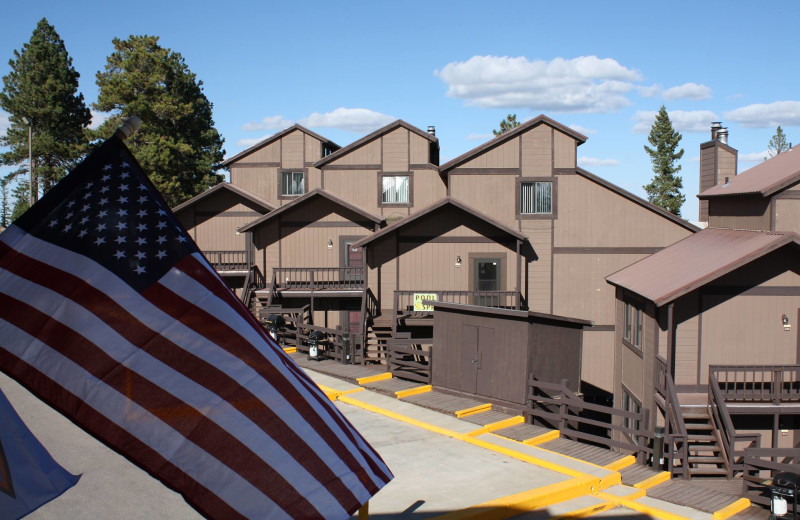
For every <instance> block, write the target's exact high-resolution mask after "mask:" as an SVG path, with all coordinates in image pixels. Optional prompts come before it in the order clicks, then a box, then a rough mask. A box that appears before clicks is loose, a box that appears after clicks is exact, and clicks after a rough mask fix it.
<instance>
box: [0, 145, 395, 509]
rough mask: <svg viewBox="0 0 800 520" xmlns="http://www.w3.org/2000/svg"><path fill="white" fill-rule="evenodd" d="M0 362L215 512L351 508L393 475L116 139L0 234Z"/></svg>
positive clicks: (107, 440)
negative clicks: (238, 294) (233, 287)
mask: <svg viewBox="0 0 800 520" xmlns="http://www.w3.org/2000/svg"><path fill="white" fill-rule="evenodd" d="M0 369H2V370H3V371H4V372H6V373H7V374H9V375H10V376H11V377H13V378H15V379H16V380H17V381H19V382H20V383H22V384H23V385H25V386H26V387H28V388H29V389H30V390H31V391H33V392H34V393H35V394H36V395H37V396H38V397H40V398H41V399H43V400H44V401H45V402H47V403H49V404H50V405H51V406H53V407H54V408H56V409H58V410H59V411H61V412H62V413H63V414H65V415H66V416H67V417H69V418H70V419H71V420H72V421H73V422H75V423H76V424H78V425H79V426H81V427H82V428H84V429H85V430H87V431H88V432H90V433H91V434H93V435H94V436H96V437H97V438H99V439H100V440H102V441H103V442H105V443H106V444H108V445H109V446H111V447H112V448H114V449H115V450H117V451H118V452H120V453H121V454H123V455H124V456H126V457H127V458H128V459H130V460H131V461H133V462H134V463H136V464H137V465H139V466H140V467H142V468H144V469H145V470H146V471H148V472H149V473H151V474H152V475H153V476H155V477H156V478H158V479H160V480H161V481H162V482H164V483H165V484H166V485H167V486H169V487H171V488H173V489H175V490H176V491H178V492H180V493H181V494H183V496H184V498H185V499H186V500H187V502H189V503H190V504H191V505H192V506H193V507H195V508H196V509H197V510H198V511H199V512H201V513H202V514H204V515H206V516H208V517H211V518H226V519H227V518H267V517H269V518H347V517H349V516H350V515H351V514H352V513H354V512H355V511H356V510H357V509H358V508H359V507H360V505H362V504H363V503H364V502H366V501H367V500H368V499H369V497H370V496H372V495H373V494H375V493H376V492H377V491H378V490H379V489H380V488H381V487H382V486H383V485H385V484H386V483H387V482H388V481H389V480H390V479H391V478H392V477H391V473H390V471H389V469H388V468H387V467H386V465H385V464H384V463H383V461H382V460H381V458H380V457H379V456H378V454H377V453H376V452H375V451H374V450H373V449H372V448H371V447H370V446H369V445H368V444H367V443H366V441H365V440H364V439H363V438H362V437H361V435H360V434H359V433H358V432H357V431H356V430H355V429H354V428H353V427H352V426H351V425H350V424H349V422H348V421H347V420H346V419H345V418H344V417H343V416H342V415H341V414H340V413H339V411H338V410H337V409H336V407H335V406H334V405H333V404H332V403H331V402H330V401H329V400H328V399H327V398H326V397H325V396H324V394H323V393H322V392H321V391H320V390H319V389H318V388H317V387H316V385H315V384H314V383H313V382H312V381H311V380H310V379H309V378H308V377H307V376H306V374H305V373H303V371H302V370H300V369H299V368H298V367H297V365H296V364H295V363H294V362H293V361H292V360H291V359H290V358H289V357H288V356H286V355H285V354H284V353H283V351H282V349H281V348H280V347H278V345H276V344H275V343H274V341H272V339H271V338H270V337H269V336H268V335H267V334H266V333H265V331H264V330H263V328H262V327H261V325H260V324H259V323H258V322H257V321H256V320H255V319H254V317H253V316H252V315H251V314H250V313H249V311H248V310H247V309H246V308H245V307H244V305H243V304H242V303H241V302H240V301H239V300H238V299H237V298H236V297H235V296H234V294H233V293H232V292H231V291H230V290H229V289H228V288H227V286H226V285H225V284H224V282H222V280H221V279H220V277H219V276H218V275H217V274H216V273H215V272H214V270H213V269H212V268H211V267H210V265H209V264H208V262H207V261H206V260H205V258H204V257H203V256H202V254H201V253H200V251H199V250H198V249H197V247H196V246H195V245H194V243H193V242H192V241H191V239H190V238H189V237H188V235H187V234H186V232H185V231H184V230H183V228H182V227H181V226H180V224H179V223H178V221H177V219H175V217H174V216H173V215H172V214H171V212H170V211H169V208H168V207H167V206H166V204H165V203H164V201H163V200H162V199H161V197H160V196H159V195H158V193H157V191H156V190H155V188H154V187H153V185H152V184H151V183H150V181H149V180H148V179H147V178H146V176H145V175H144V174H143V172H142V171H141V169H140V167H139V165H138V164H137V163H136V161H135V159H134V158H133V156H132V155H131V154H130V152H129V151H128V150H127V148H126V147H125V145H124V144H123V143H122V141H120V140H119V138H117V137H112V138H111V139H109V140H108V141H106V142H105V143H104V144H102V145H101V146H100V147H99V148H98V149H97V150H95V151H94V152H93V153H92V154H91V155H90V156H89V157H87V159H86V160H85V161H84V162H83V163H82V164H81V165H79V166H78V167H77V168H76V169H75V170H74V171H73V172H72V173H70V174H69V175H68V176H67V177H65V178H64V180H62V181H61V182H60V183H59V184H58V185H57V186H56V187H54V188H53V189H52V190H50V191H49V192H48V193H47V194H46V195H45V196H44V197H43V198H42V200H41V201H39V202H38V203H37V204H36V205H34V206H33V207H32V208H31V209H30V210H29V211H28V212H27V213H25V214H24V215H23V216H21V217H20V218H19V219H17V221H15V222H14V224H13V225H12V226H10V227H9V228H8V229H7V230H6V231H4V232H3V233H2V234H0Z"/></svg>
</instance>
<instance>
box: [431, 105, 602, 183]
mask: <svg viewBox="0 0 800 520" xmlns="http://www.w3.org/2000/svg"><path fill="white" fill-rule="evenodd" d="M540 124H546V125H549V126H552V127H553V128H555V129H557V130H560V131H561V132H564V133H565V134H567V135H568V136H570V137H572V138H573V139H575V140H576V141H578V145H581V144H583V143H585V142H586V139H588V138H587V137H586V136H585V135H583V134H581V133H580V132H576V131H575V130H573V129H572V128H569V127H568V126H564V125H562V124H561V123H559V122H558V121H555V120H553V119H550V118H549V117H547V116H546V115H544V114H540V115H538V116H536V117H534V118H533V119H531V120H529V121H526V122H525V123H523V124H521V125H519V126H517V127H515V128H512V129H511V130H508V131H507V132H503V133H502V134H500V135H498V136H497V137H495V138H494V139H491V140H489V141H487V142H485V143H483V144H482V145H480V146H478V147H477V148H473V149H472V150H470V151H468V152H467V153H465V154H462V155H459V156H458V157H456V158H455V159H453V160H451V161H448V162H446V163H444V164H443V165H441V166H440V167H439V171H440V172H445V171H447V170H451V169H453V168H455V167H456V166H458V165H459V164H463V163H465V162H467V161H469V160H470V159H472V158H474V157H477V156H478V155H480V154H482V153H484V152H486V151H488V150H491V149H492V148H495V147H497V146H500V145H501V144H503V143H504V142H506V141H508V140H509V139H513V138H514V137H516V136H518V135H519V134H521V133H523V132H525V131H527V130H529V129H531V128H533V127H534V126H537V125H540Z"/></svg>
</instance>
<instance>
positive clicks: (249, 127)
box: [242, 116, 294, 132]
mask: <svg viewBox="0 0 800 520" xmlns="http://www.w3.org/2000/svg"><path fill="white" fill-rule="evenodd" d="M293 124H294V123H293V122H292V121H290V120H288V119H286V118H284V117H283V116H268V117H265V118H264V119H262V120H261V122H258V123H257V122H255V121H252V122H250V123H245V124H243V125H242V130H244V131H245V132H261V131H264V130H283V129H284V128H288V127H290V126H292V125H293Z"/></svg>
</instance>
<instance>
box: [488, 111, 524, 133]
mask: <svg viewBox="0 0 800 520" xmlns="http://www.w3.org/2000/svg"><path fill="white" fill-rule="evenodd" d="M518 126H519V122H518V121H517V114H508V115H507V116H506V117H505V119H503V120H502V121H500V130H492V133H493V134H494V135H500V134H504V133H506V132H508V131H509V130H511V129H512V128H516V127H518Z"/></svg>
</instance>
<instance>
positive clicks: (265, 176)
mask: <svg viewBox="0 0 800 520" xmlns="http://www.w3.org/2000/svg"><path fill="white" fill-rule="evenodd" d="M237 165H238V163H236V164H232V165H231V184H234V185H236V186H239V187H240V188H243V189H245V190H247V191H249V192H250V193H252V194H253V195H256V196H257V197H260V198H262V199H264V200H266V201H267V202H269V203H271V204H274V205H276V206H277V205H279V204H280V202H279V201H278V168H277V167H273V166H259V167H257V168H243V167H238V166H237Z"/></svg>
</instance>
